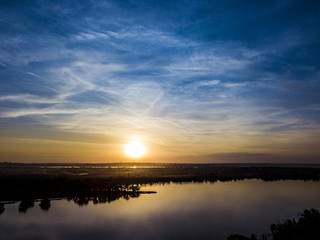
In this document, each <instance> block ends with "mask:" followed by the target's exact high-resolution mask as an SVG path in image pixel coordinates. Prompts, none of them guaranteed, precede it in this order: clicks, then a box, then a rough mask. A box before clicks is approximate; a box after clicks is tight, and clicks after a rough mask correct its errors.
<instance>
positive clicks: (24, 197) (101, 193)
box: [0, 181, 155, 214]
mask: <svg viewBox="0 0 320 240" xmlns="http://www.w3.org/2000/svg"><path fill="white" fill-rule="evenodd" d="M54 183H56V182H54ZM48 184H49V183H48V181H44V182H41V184H40V183H39V182H38V183H37V184H35V185H32V183H31V185H29V186H27V187H26V185H25V184H24V185H23V188H20V187H18V186H15V187H17V188H16V189H15V190H14V191H13V190H8V192H11V193H14V194H13V195H10V196H7V195H5V196H7V197H6V198H5V199H1V200H2V203H0V214H2V213H3V212H4V210H5V204H11V203H14V202H16V201H20V204H19V207H18V210H19V212H21V213H26V212H27V210H28V209H29V208H32V207H34V203H35V202H40V203H39V206H40V208H41V209H42V210H44V211H48V210H49V208H50V207H51V200H52V199H55V200H57V199H61V198H65V199H67V200H68V201H73V202H74V203H76V204H77V205H78V206H85V205H88V204H89V202H92V203H93V204H98V203H110V202H112V201H116V200H118V199H120V198H124V199H126V200H129V199H131V198H137V197H139V196H140V194H147V193H155V192H152V191H140V187H141V186H140V185H137V184H125V185H113V186H112V185H107V186H104V187H95V188H88V186H89V185H81V184H80V185H77V186H75V185H71V186H72V187H70V185H68V182H67V185H62V184H61V185H57V187H58V189H56V188H55V186H53V185H50V184H49V185H48ZM48 186H50V189H49V188H48ZM82 187H83V188H82ZM8 199H10V201H8ZM3 200H7V202H5V201H3Z"/></svg>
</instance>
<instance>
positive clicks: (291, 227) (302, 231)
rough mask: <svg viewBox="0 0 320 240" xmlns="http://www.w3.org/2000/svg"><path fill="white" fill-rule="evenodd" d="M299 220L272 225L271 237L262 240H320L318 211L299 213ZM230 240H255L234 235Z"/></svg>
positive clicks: (262, 237) (319, 215)
mask: <svg viewBox="0 0 320 240" xmlns="http://www.w3.org/2000/svg"><path fill="white" fill-rule="evenodd" d="M298 216H299V218H298V220H295V219H288V220H285V221H284V222H282V223H277V224H272V225H271V226H270V230H271V235H267V234H263V235H262V236H261V240H266V239H268V236H270V237H271V239H272V240H319V239H320V212H319V211H318V210H316V209H310V210H304V211H303V212H302V213H299V215H298ZM227 239H228V240H254V239H257V238H256V237H255V236H254V235H252V236H251V238H248V237H244V236H241V235H239V234H232V235H230V236H229V237H228V238H227Z"/></svg>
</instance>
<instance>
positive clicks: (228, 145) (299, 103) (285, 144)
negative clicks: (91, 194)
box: [0, 0, 320, 162]
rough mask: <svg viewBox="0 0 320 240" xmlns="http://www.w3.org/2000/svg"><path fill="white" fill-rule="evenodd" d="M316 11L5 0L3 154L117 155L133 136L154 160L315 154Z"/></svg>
mask: <svg viewBox="0 0 320 240" xmlns="http://www.w3.org/2000/svg"><path fill="white" fill-rule="evenodd" d="M319 13H320V3H319V2H318V1H285V0H284V1H1V3H0V29H1V31H0V131H1V139H0V142H1V144H2V149H0V157H1V158H2V159H3V160H10V161H15V160H17V161H55V159H60V160H61V161H64V160H65V161H68V160H70V159H71V160H70V161H77V160H79V161H90V158H92V161H95V162H101V161H117V160H118V159H121V160H122V158H121V157H120V155H119V154H117V151H120V150H119V149H121V146H122V145H123V143H124V142H126V141H127V140H128V139H130V138H139V139H141V141H143V142H144V143H145V144H146V145H147V148H148V149H149V158H146V160H149V161H157V160H155V159H161V161H183V160H181V159H193V160H192V161H196V162H197V161H199V162H202V161H204V162H207V161H209V162H212V161H213V162H214V161H224V157H223V156H232V159H235V160H234V161H237V160H236V158H237V156H242V157H243V156H245V158H244V159H243V160H242V161H254V160H256V161H272V159H280V160H279V161H290V159H292V161H302V162H304V161H305V162H308V161H310V162H315V161H320V160H319V157H320V79H319V78H320V71H319V69H320V61H319V56H320V30H319V22H320V14H319ZM39 146H42V147H39ZM79 146H81V149H87V150H88V151H85V150H83V151H84V152H83V154H81V155H82V158H81V159H80V158H79V154H76V153H77V152H79V150H78V149H79ZM37 149H38V150H37ZM39 149H43V150H39ZM60 149H65V150H63V151H60ZM80 152H81V151H80ZM46 154H47V155H50V157H49V156H47V155H46ZM118 155H119V156H118ZM51 156H55V158H53V157H51ZM221 156H222V157H221ZM259 156H269V157H268V158H261V159H262V160H259ZM276 156H277V157H276ZM1 158H0V160H1ZM295 158H297V159H298V160H297V159H296V160H293V159H295ZM86 159H89V160H86ZM173 159H180V160H173ZM227 159H228V161H229V159H230V157H228V158H227ZM270 159H271V160H270ZM283 159H286V160H283ZM303 159H306V160H303ZM159 161H160V160H159ZM186 161H187V160H186ZM226 161H227V160H226ZM274 161H278V160H274Z"/></svg>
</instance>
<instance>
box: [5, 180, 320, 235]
mask: <svg viewBox="0 0 320 240" xmlns="http://www.w3.org/2000/svg"><path fill="white" fill-rule="evenodd" d="M141 190H153V191H157V193H156V194H142V195H141V196H140V197H139V198H131V199H130V200H126V199H120V200H117V201H113V202H110V203H99V204H93V202H92V201H91V202H89V204H88V205H86V206H82V207H80V206H78V205H77V204H75V203H74V202H73V201H67V200H65V199H64V200H53V201H51V207H50V209H49V211H43V210H41V208H40V207H39V206H38V205H39V203H35V205H34V207H33V208H30V209H28V210H27V212H26V213H19V212H18V206H19V203H13V204H8V205H5V211H4V212H3V213H2V214H1V215H0V239H95V240H96V239H130V240H132V239H217V240H219V239H226V238H227V236H228V235H230V234H232V233H239V234H244V235H250V234H251V233H253V232H254V233H257V234H261V233H267V232H268V231H269V225H270V224H271V223H274V222H277V221H278V220H284V219H287V218H293V217H296V216H297V212H298V211H302V210H303V209H306V208H316V209H320V183H319V182H311V181H309V182H303V181H277V182H263V181H259V180H244V181H237V182H216V183H184V184H165V185H153V186H146V187H144V188H142V189H141Z"/></svg>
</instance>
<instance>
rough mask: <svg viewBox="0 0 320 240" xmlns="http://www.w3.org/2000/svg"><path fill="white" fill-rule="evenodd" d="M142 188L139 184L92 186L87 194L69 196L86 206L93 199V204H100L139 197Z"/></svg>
mask: <svg viewBox="0 0 320 240" xmlns="http://www.w3.org/2000/svg"><path fill="white" fill-rule="evenodd" d="M140 188H141V186H140V185H137V184H125V185H119V186H109V187H105V188H92V189H91V191H90V192H86V194H85V195H77V196H74V197H69V198H68V201H70V200H72V201H73V202H74V203H76V204H77V205H79V206H85V205H88V204H89V202H90V201H92V203H93V204H98V203H110V202H113V201H116V200H119V199H121V198H123V199H126V200H129V199H131V198H137V197H139V196H140V193H141V192H139V190H140ZM142 193H143V192H142Z"/></svg>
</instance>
